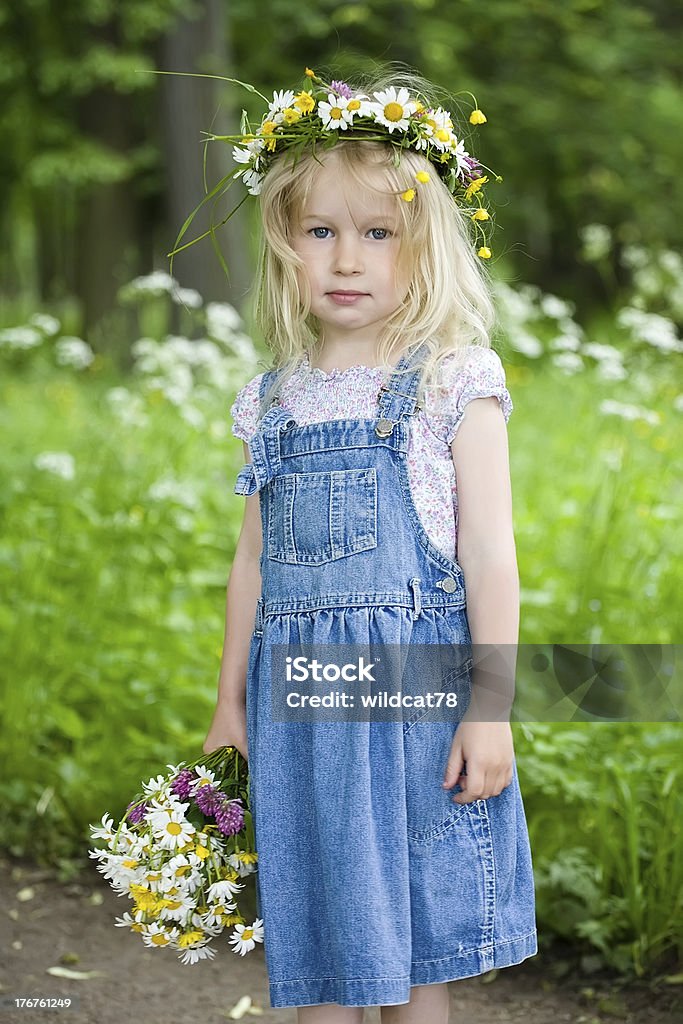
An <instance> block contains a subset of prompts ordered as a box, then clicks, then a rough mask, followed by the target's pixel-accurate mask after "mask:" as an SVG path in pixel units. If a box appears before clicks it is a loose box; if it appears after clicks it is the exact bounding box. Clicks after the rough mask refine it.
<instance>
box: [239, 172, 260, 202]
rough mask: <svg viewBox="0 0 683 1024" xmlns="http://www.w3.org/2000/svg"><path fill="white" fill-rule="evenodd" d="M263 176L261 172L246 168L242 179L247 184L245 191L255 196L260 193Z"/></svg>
mask: <svg viewBox="0 0 683 1024" xmlns="http://www.w3.org/2000/svg"><path fill="white" fill-rule="evenodd" d="M263 177H264V176H263V174H259V172H258V171H254V170H248V171H245V172H244V174H243V175H242V181H243V182H244V184H245V185H246V186H247V191H248V192H249V193H250V195H252V196H257V195H258V194H259V193H260V191H261V185H262V183H263Z"/></svg>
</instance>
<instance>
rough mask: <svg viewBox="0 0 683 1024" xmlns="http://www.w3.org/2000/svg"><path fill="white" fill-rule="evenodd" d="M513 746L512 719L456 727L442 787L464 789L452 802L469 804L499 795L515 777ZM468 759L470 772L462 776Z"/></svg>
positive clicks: (465, 723)
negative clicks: (458, 786)
mask: <svg viewBox="0 0 683 1024" xmlns="http://www.w3.org/2000/svg"><path fill="white" fill-rule="evenodd" d="M514 756H515V753H514V746H513V741H512V728H511V726H510V723H509V722H468V721H465V720H464V719H463V721H461V723H460V725H459V726H458V728H457V729H456V732H455V736H454V737H453V743H452V745H451V752H450V755H449V758H448V763H447V765H446V771H445V774H444V781H443V788H444V789H451V787H452V786H454V785H455V784H456V782H457V783H460V786H461V787H462V789H463V792H462V793H456V794H455V796H454V797H453V802H454V803H456V804H469V803H472V801H474V800H488V798H489V797H490V796H498V795H499V793H502V791H503V790H504V789H505V787H506V786H509V785H510V783H511V782H512V778H513V770H512V766H513V762H514ZM465 761H466V762H467V775H462V774H461V772H462V769H463V763H464V762H465Z"/></svg>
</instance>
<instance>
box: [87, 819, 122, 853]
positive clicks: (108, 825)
mask: <svg viewBox="0 0 683 1024" xmlns="http://www.w3.org/2000/svg"><path fill="white" fill-rule="evenodd" d="M101 821H102V825H101V827H100V826H95V825H89V826H88V828H89V829H90V832H91V833H92V838H93V839H106V840H107V842H109V841H110V840H112V839H113V838H114V834H115V832H116V829H115V828H114V819H113V818H112V816H111V815H110V814H107V812H106V811H105V813H104V814H103V815H102V818H101ZM99 852H101V851H99Z"/></svg>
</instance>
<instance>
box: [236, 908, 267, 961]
mask: <svg viewBox="0 0 683 1024" xmlns="http://www.w3.org/2000/svg"><path fill="white" fill-rule="evenodd" d="M230 942H231V943H232V945H233V947H234V949H233V952H235V953H239V954H240V956H244V954H245V953H249V952H250V951H251V950H252V949H253V948H254V946H255V945H256V943H257V942H263V921H262V920H261V918H260V917H257V918H256V920H255V921H254V923H253V924H252V925H251V926H250V927H247V926H246V925H243V924H236V925H235V930H234V932H233V933H232V935H231V936H230Z"/></svg>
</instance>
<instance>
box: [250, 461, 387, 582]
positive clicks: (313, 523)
mask: <svg viewBox="0 0 683 1024" xmlns="http://www.w3.org/2000/svg"><path fill="white" fill-rule="evenodd" d="M376 547H377V471H376V469H375V468H374V467H370V468H368V469H340V470H334V471H332V472H328V473H283V474H280V475H278V476H276V477H274V478H273V480H272V481H271V491H270V500H269V503H268V557H269V558H271V559H273V560H274V561H276V562H287V563H289V564H292V565H322V564H324V563H325V562H332V561H334V560H335V559H337V558H344V557H345V556H346V555H353V554H357V553H358V552H360V551H369V550H370V549H371V548H376Z"/></svg>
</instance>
